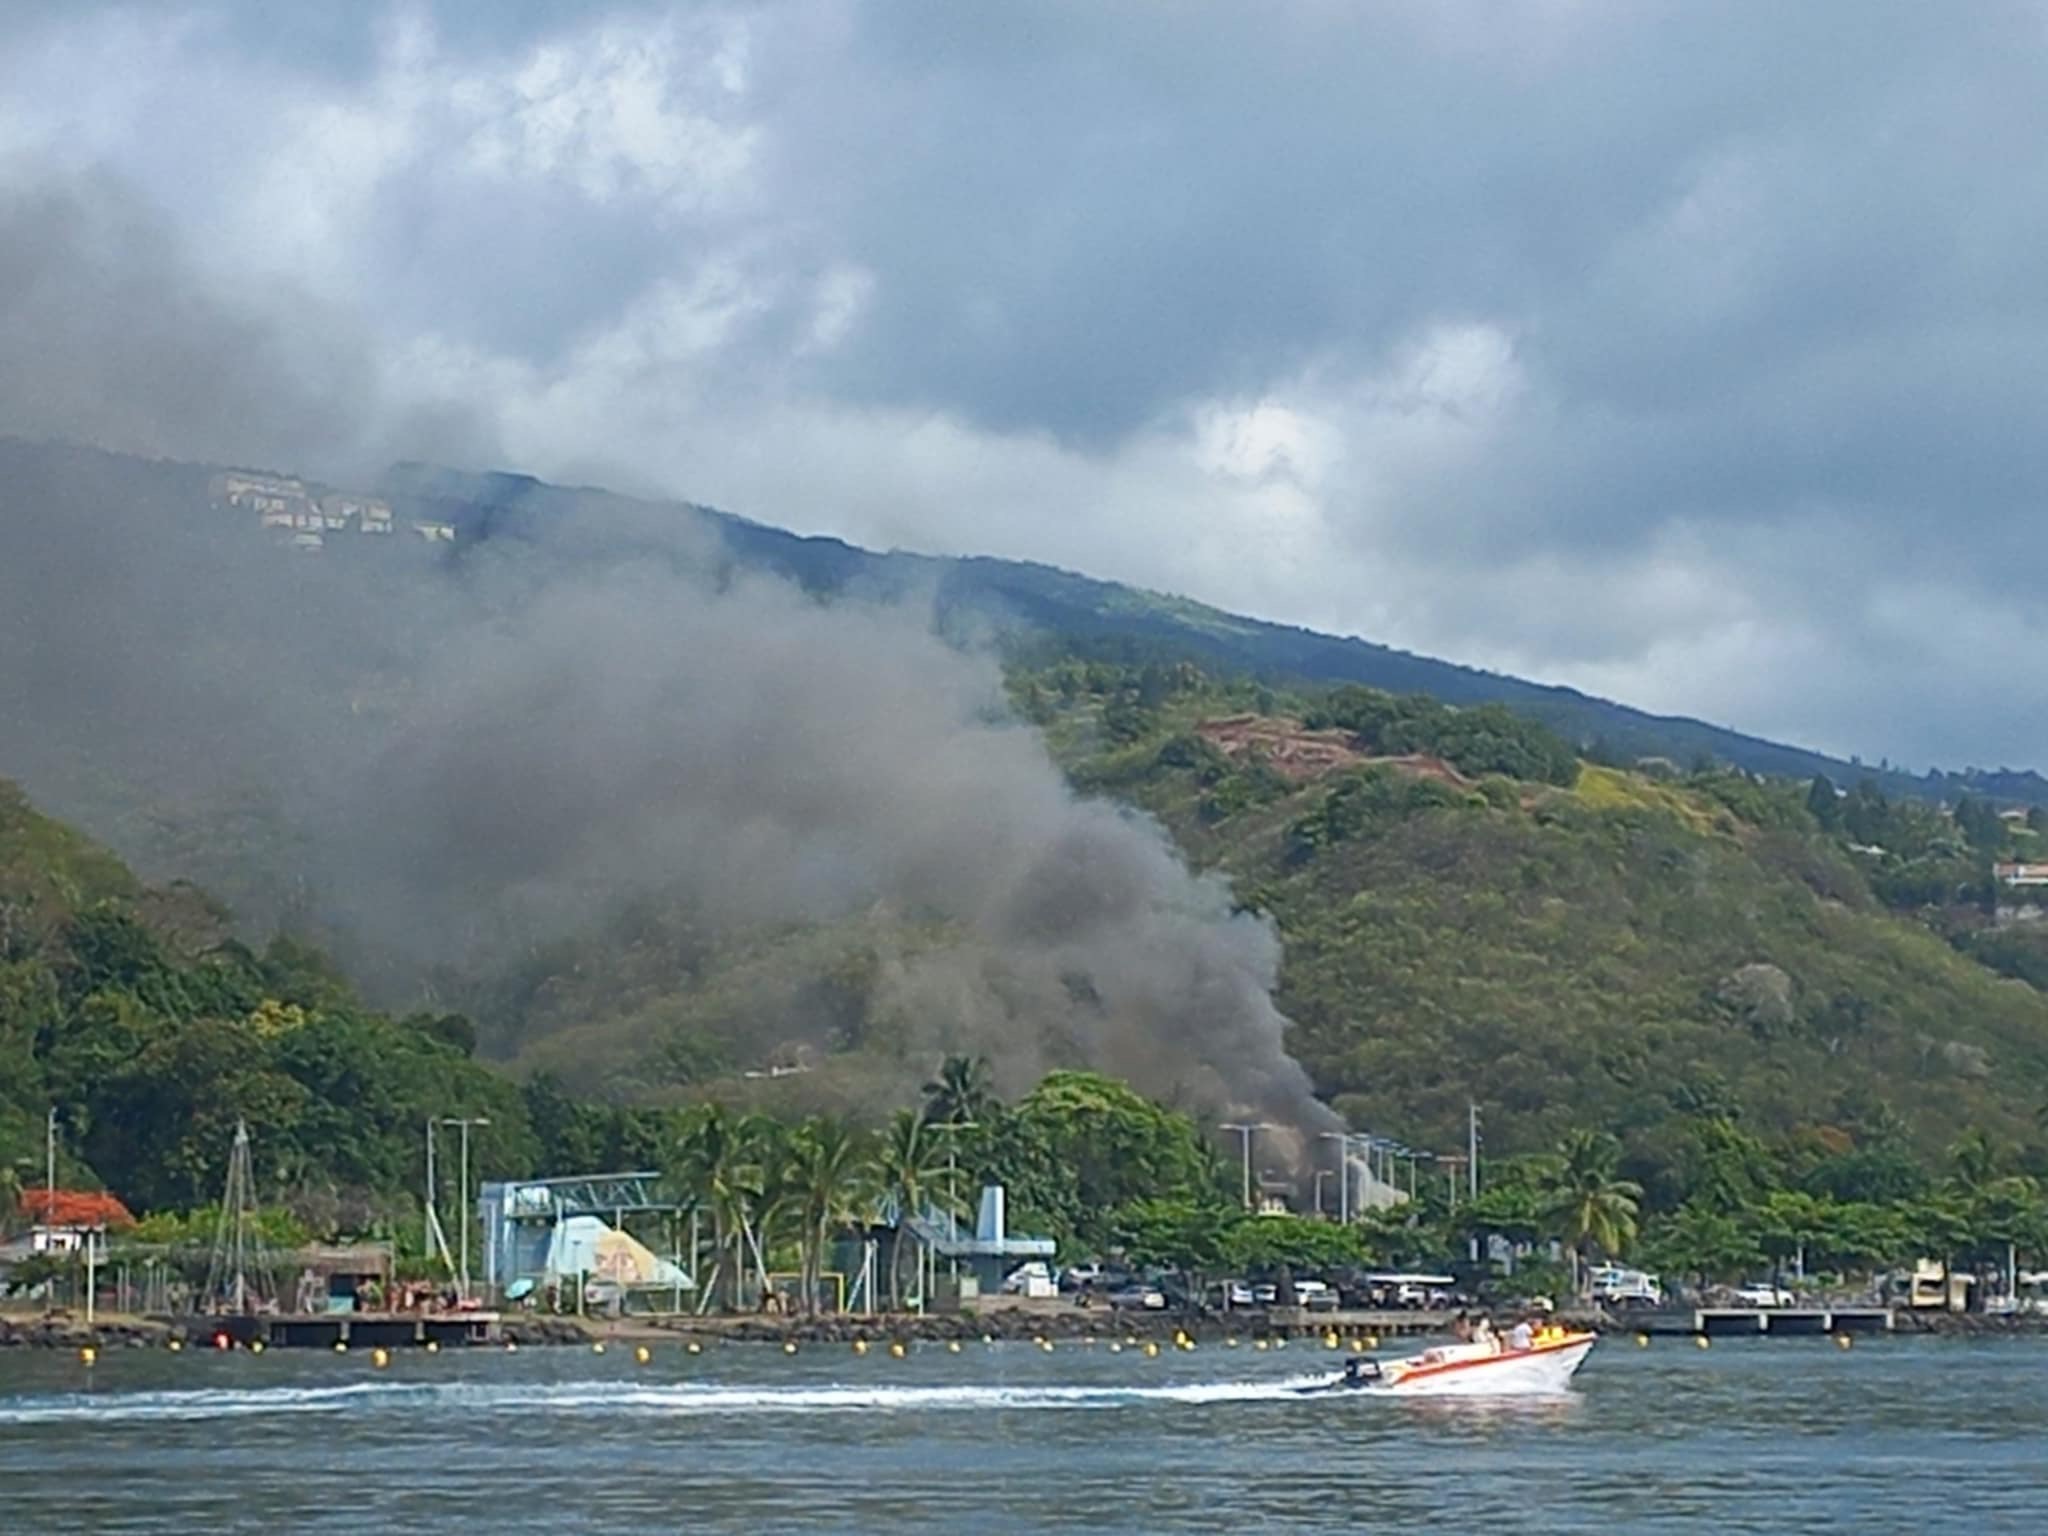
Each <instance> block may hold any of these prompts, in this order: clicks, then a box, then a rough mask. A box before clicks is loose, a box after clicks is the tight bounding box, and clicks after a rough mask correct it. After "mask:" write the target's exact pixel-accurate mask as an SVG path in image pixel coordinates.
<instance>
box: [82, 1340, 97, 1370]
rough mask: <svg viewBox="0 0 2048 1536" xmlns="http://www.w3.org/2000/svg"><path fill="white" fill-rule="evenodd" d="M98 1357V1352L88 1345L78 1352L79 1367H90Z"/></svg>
mask: <svg viewBox="0 0 2048 1536" xmlns="http://www.w3.org/2000/svg"><path fill="white" fill-rule="evenodd" d="M99 1357H100V1352H99V1351H98V1350H97V1349H95V1348H94V1347H93V1346H92V1345H90V1344H88V1345H86V1346H85V1348H83V1349H81V1350H80V1351H79V1352H78V1360H79V1363H80V1364H81V1365H91V1364H92V1363H93V1362H94V1361H95V1360H97V1359H99Z"/></svg>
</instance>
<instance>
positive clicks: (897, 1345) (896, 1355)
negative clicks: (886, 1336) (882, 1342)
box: [889, 1339, 910, 1360]
mask: <svg viewBox="0 0 2048 1536" xmlns="http://www.w3.org/2000/svg"><path fill="white" fill-rule="evenodd" d="M909 1353H910V1351H909V1350H907V1349H905V1348H904V1347H903V1341H902V1340H901V1339H891V1340H890V1341H889V1358H890V1359H891V1360H901V1359H902V1358H903V1357H904V1356H905V1355H907V1354H909Z"/></svg>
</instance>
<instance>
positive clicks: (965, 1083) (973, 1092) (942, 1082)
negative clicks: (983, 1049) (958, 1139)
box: [924, 1056, 995, 1125]
mask: <svg viewBox="0 0 2048 1536" xmlns="http://www.w3.org/2000/svg"><path fill="white" fill-rule="evenodd" d="M994 1103H995V1089H994V1088H993V1087H992V1086H991V1085H990V1082H989V1070H988V1058H987V1057H986V1056H948V1057H947V1058H946V1059H945V1060H944V1061H942V1062H940V1063H939V1071H938V1075H937V1076H936V1077H934V1078H933V1079H932V1080H931V1081H930V1082H928V1083H926V1084H925V1085H924V1117H925V1119H927V1120H934V1121H938V1122H941V1123H943V1124H946V1125H964V1124H966V1123H967V1122H969V1121H972V1120H979V1119H980V1118H981V1117H982V1116H983V1115H985V1114H986V1113H987V1112H988V1110H989V1109H990V1108H991V1107H992V1106H993V1105H994Z"/></svg>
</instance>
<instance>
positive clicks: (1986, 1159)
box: [1948, 1126, 2005, 1195]
mask: <svg viewBox="0 0 2048 1536" xmlns="http://www.w3.org/2000/svg"><path fill="white" fill-rule="evenodd" d="M1948 1160H1949V1163H1950V1165H1951V1167H1952V1168H1953V1169H1954V1171H1953V1172H1952V1173H1951V1174H1950V1175H1949V1184H1950V1186H1951V1187H1952V1188H1954V1189H1955V1190H1956V1191H1957V1192H1958V1193H1959V1194H1965V1195H1973V1194H1976V1193H1977V1192H1978V1191H1980V1190H1982V1189H1984V1188H1985V1187H1986V1186H1988V1185H1989V1184H1991V1183H1992V1181H1993V1180H1995V1179H1996V1178H1997V1177H1998V1176H1999V1172H2000V1170H2001V1169H2002V1167H2003V1166H2004V1163H2005V1149H2004V1148H2002V1147H2000V1146H1999V1145H1998V1143H1997V1142H1995V1141H1993V1140H1992V1139H1991V1136H1990V1134H1989V1133H1988V1132H1986V1131H1985V1130H1984V1128H1983V1127H1982V1126H1972V1127H1971V1128H1970V1129H1969V1130H1967V1131H1965V1132H1963V1134H1962V1135H1960V1136H1958V1137H1957V1138H1956V1139H1955V1141H1954V1142H1952V1143H1951V1144H1950V1145H1949V1149H1948Z"/></svg>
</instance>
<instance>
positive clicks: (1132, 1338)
mask: <svg viewBox="0 0 2048 1536" xmlns="http://www.w3.org/2000/svg"><path fill="white" fill-rule="evenodd" d="M1137 1347H1138V1336H1137V1335H1136V1334H1135V1333H1127V1334H1125V1335H1124V1348H1125V1349H1136V1348H1137Z"/></svg>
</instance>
